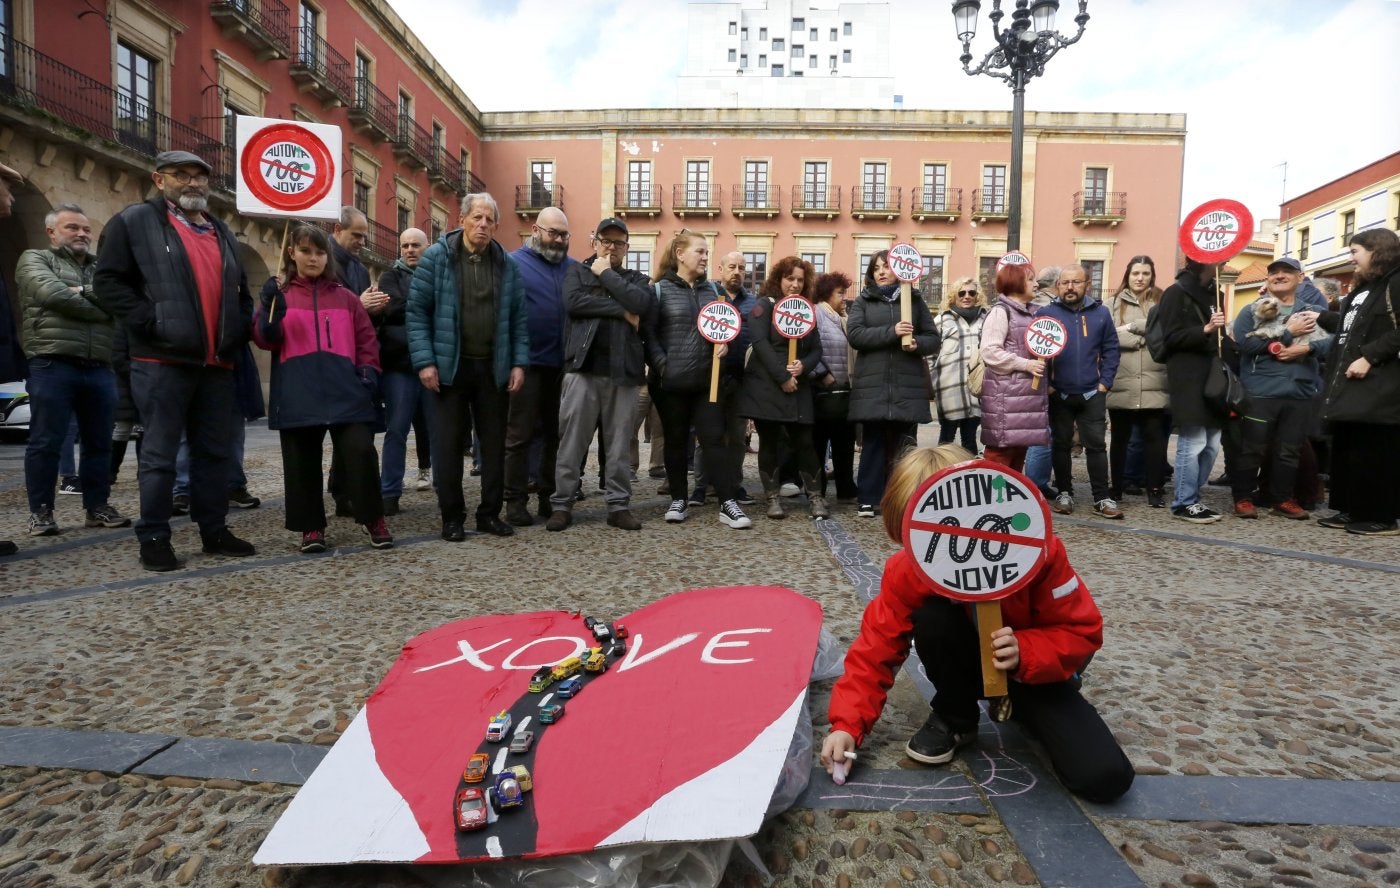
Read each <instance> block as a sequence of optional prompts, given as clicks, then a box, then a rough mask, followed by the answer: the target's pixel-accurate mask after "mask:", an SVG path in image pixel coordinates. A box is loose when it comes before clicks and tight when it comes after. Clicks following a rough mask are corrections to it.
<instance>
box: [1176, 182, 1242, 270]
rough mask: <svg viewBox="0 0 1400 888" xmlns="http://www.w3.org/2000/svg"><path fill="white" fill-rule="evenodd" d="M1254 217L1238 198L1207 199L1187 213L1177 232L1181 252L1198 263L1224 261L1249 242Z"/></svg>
mask: <svg viewBox="0 0 1400 888" xmlns="http://www.w3.org/2000/svg"><path fill="white" fill-rule="evenodd" d="M1253 233H1254V217H1253V216H1252V215H1250V212H1249V208H1248V207H1246V206H1245V205H1244V204H1242V203H1240V202H1239V201H1237V200H1227V199H1225V198H1218V199H1216V200H1208V201H1206V202H1205V203H1203V204H1201V205H1200V206H1199V207H1196V208H1195V209H1194V210H1192V211H1191V212H1189V213H1187V214H1186V219H1185V221H1183V222H1182V223H1181V229H1180V230H1179V231H1177V242H1178V243H1179V244H1180V245H1181V251H1182V252H1183V253H1185V254H1186V255H1187V256H1189V257H1190V258H1192V259H1194V260H1196V261H1197V262H1205V263H1210V262H1224V261H1225V260H1226V259H1229V258H1230V257H1231V256H1234V255H1236V254H1237V253H1239V252H1240V251H1241V250H1243V249H1244V248H1245V247H1246V246H1248V245H1249V238H1250V236H1251V235H1252V234H1253Z"/></svg>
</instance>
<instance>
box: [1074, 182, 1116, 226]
mask: <svg viewBox="0 0 1400 888" xmlns="http://www.w3.org/2000/svg"><path fill="white" fill-rule="evenodd" d="M1127 216H1128V192H1126V191H1089V192H1084V191H1076V192H1074V218H1073V221H1074V224H1075V225H1079V226H1085V225H1107V226H1109V227H1113V226H1116V225H1117V224H1118V223H1119V222H1122V221H1123V220H1124V219H1125V218H1127Z"/></svg>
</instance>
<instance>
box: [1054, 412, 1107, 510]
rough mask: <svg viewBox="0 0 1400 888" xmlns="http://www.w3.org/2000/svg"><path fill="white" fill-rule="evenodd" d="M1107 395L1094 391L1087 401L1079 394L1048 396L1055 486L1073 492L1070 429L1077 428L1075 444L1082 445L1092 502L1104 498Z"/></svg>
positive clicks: (1072, 436) (1060, 489) (1072, 443)
mask: <svg viewBox="0 0 1400 888" xmlns="http://www.w3.org/2000/svg"><path fill="white" fill-rule="evenodd" d="M1107 400H1108V396H1107V395H1105V394H1104V393H1103V392H1096V393H1095V394H1094V396H1093V397H1092V398H1089V399H1088V400H1087V401H1086V400H1084V398H1083V396H1081V395H1070V396H1069V397H1068V398H1062V397H1060V395H1059V394H1058V393H1053V394H1051V395H1050V436H1051V439H1052V440H1051V451H1050V459H1051V461H1052V462H1053V464H1054V466H1055V489H1056V490H1058V491H1060V492H1061V493H1066V492H1069V493H1073V492H1074V476H1073V474H1072V470H1073V465H1074V463H1073V460H1072V459H1071V457H1070V451H1071V450H1072V449H1073V447H1074V431H1075V429H1076V428H1077V429H1079V443H1080V444H1082V445H1084V464H1085V466H1086V467H1087V468H1088V469H1089V489H1090V490H1091V491H1092V493H1093V497H1094V502H1098V501H1099V500H1101V499H1108V495H1109V493H1110V491H1109V484H1108V449H1107V448H1106V447H1105V446H1104V437H1105V435H1104V432H1105V431H1107V428H1108V415H1107V414H1108V411H1107V409H1106V404H1107Z"/></svg>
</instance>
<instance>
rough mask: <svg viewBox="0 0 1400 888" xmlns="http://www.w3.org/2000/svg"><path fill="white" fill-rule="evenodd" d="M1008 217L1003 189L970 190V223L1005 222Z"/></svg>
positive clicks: (1004, 190)
mask: <svg viewBox="0 0 1400 888" xmlns="http://www.w3.org/2000/svg"><path fill="white" fill-rule="evenodd" d="M1009 217H1010V213H1009V212H1008V211H1007V209H1006V189H1005V188H974V189H973V190H972V221H974V222H1005V221H1006V220H1007V219H1008V218H1009Z"/></svg>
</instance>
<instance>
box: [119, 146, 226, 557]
mask: <svg viewBox="0 0 1400 888" xmlns="http://www.w3.org/2000/svg"><path fill="white" fill-rule="evenodd" d="M210 172H211V170H210V167H209V164H207V163H205V162H204V161H203V160H202V159H201V158H200V157H199V156H197V155H195V154H191V153H190V152H188V151H164V152H162V153H160V154H159V155H157V156H156V165H155V172H154V173H152V174H151V180H152V181H153V182H154V183H155V186H156V188H157V189H159V191H160V194H158V195H157V196H156V197H154V198H152V199H151V200H148V201H144V202H142V203H136V204H132V205H131V206H129V207H127V208H126V209H124V210H122V211H121V213H119V214H118V215H117V216H116V217H115V218H114V219H112V221H111V222H109V223H108V224H107V228H106V230H105V231H104V232H103V237H102V240H103V244H102V249H101V251H100V254H99V258H98V262H97V277H96V282H95V285H96V288H97V296H98V298H99V299H100V300H101V301H102V302H103V303H104V304H106V305H107V306H108V308H109V309H110V311H111V313H112V314H113V315H114V316H115V317H116V319H117V321H118V323H121V324H124V325H125V326H126V330H127V336H128V338H129V341H130V347H131V391H132V396H133V397H134V398H135V400H136V408H137V410H138V411H139V412H140V414H141V423H142V425H143V426H144V427H145V437H144V438H143V439H142V444H141V474H140V486H141V517H140V520H138V521H137V522H136V537H137V539H138V540H139V541H140V543H141V565H142V566H143V567H144V568H146V569H147V570H157V571H167V570H175V569H176V568H178V567H180V561H179V559H178V558H176V556H175V549H174V547H172V546H171V544H170V516H171V513H172V503H171V500H172V498H173V486H174V483H175V454H176V451H177V450H178V448H179V446H180V435H181V433H183V434H184V435H185V437H186V440H187V441H188V442H189V448H190V517H191V518H192V519H193V520H194V521H195V523H197V524H198V525H199V535H200V538H201V540H202V542H203V548H204V551H205V552H206V553H208V554H213V555H233V556H237V555H252V554H253V551H254V550H253V546H252V544H251V543H249V542H247V541H246V540H242V539H239V538H238V537H236V536H234V535H233V533H232V532H231V531H230V530H229V529H228V526H227V524H226V523H225V519H226V517H227V515H228V478H229V472H230V471H231V469H232V466H231V458H232V447H231V442H232V439H233V435H234V429H233V426H232V423H233V417H234V415H235V410H234V397H235V395H234V356H235V355H236V354H237V352H238V350H239V349H241V348H243V346H244V345H246V344H247V342H248V339H249V334H250V332H251V321H252V314H253V300H252V297H251V296H250V294H249V292H248V282H247V279H246V277H245V276H244V273H243V268H242V266H241V265H240V264H239V261H238V249H237V243H236V242H235V241H234V239H233V233H232V232H231V231H229V228H228V226H227V225H225V224H224V223H223V222H221V221H219V220H218V219H216V218H214V217H213V216H212V215H210V214H209V174H210Z"/></svg>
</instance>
